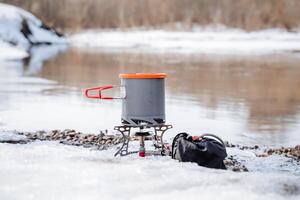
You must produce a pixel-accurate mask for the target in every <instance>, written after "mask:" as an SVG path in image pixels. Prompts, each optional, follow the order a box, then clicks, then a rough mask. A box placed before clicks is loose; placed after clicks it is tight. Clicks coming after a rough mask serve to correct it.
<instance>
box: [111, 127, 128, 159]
mask: <svg viewBox="0 0 300 200" xmlns="http://www.w3.org/2000/svg"><path fill="white" fill-rule="evenodd" d="M130 129H131V128H130V127H128V126H115V128H114V130H117V131H119V132H120V133H121V134H122V137H123V144H122V146H121V148H120V149H119V150H118V151H117V152H116V153H115V155H114V156H117V155H120V156H126V155H128V154H130V153H129V152H128V145H129V141H130Z"/></svg>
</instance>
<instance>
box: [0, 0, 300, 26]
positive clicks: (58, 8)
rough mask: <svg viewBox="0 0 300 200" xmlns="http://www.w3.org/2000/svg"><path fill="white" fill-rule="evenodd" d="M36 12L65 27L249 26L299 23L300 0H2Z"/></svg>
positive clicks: (48, 20)
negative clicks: (180, 24)
mask: <svg viewBox="0 0 300 200" xmlns="http://www.w3.org/2000/svg"><path fill="white" fill-rule="evenodd" d="M0 1H1V2H6V3H10V4H14V5H18V6H20V7H23V8H25V9H26V10H29V11H31V12H33V13H34V14H35V15H37V16H38V17H40V18H42V19H43V20H45V21H46V22H47V23H48V24H50V25H52V26H56V27H60V28H63V29H72V30H78V29H82V28H116V27H120V28H127V27H135V26H145V27H158V26H168V27H171V28H172V27H174V24H175V22H181V23H182V24H184V25H185V26H186V28H189V27H191V26H192V25H194V24H199V25H206V24H225V25H227V26H232V27H240V28H244V29H246V30H256V29H262V28H270V27H282V28H286V29H289V30H290V29H293V28H295V27H298V26H299V25H300V12H299V10H300V1H299V0H26V1H24V0H0Z"/></svg>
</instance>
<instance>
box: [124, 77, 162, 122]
mask: <svg viewBox="0 0 300 200" xmlns="http://www.w3.org/2000/svg"><path fill="white" fill-rule="evenodd" d="M121 85H122V86H123V87H124V88H125V94H126V96H125V98H124V99H122V123H123V124H124V125H132V126H139V125H142V124H147V125H159V124H164V123H165V80H164V78H121Z"/></svg>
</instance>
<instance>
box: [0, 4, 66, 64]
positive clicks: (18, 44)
mask: <svg viewBox="0 0 300 200" xmlns="http://www.w3.org/2000/svg"><path fill="white" fill-rule="evenodd" d="M24 23H26V24H27V25H28V28H29V30H30V32H31V33H30V34H27V37H26V36H25V35H24V34H23V33H22V32H21V29H22V26H23V25H22V24H24ZM43 43H47V44H67V39H66V38H65V37H60V36H58V35H57V34H56V33H55V31H54V30H51V29H50V30H48V29H45V28H44V27H43V23H42V21H41V20H39V19H38V18H37V17H35V16H34V15H32V14H31V13H29V12H27V11H25V10H23V9H21V8H17V7H14V6H11V5H7V4H3V3H0V61H1V60H2V61H3V60H6V61H7V60H17V59H22V58H25V57H28V56H29V53H28V52H27V51H28V49H29V48H30V47H31V46H32V44H43Z"/></svg>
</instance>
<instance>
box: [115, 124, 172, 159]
mask: <svg viewBox="0 0 300 200" xmlns="http://www.w3.org/2000/svg"><path fill="white" fill-rule="evenodd" d="M133 128H139V129H140V131H137V132H134V133H132V129H133ZM147 128H152V129H154V134H151V132H150V131H143V129H145V126H127V125H123V126H115V128H114V130H117V131H119V132H120V133H121V134H122V137H123V143H122V146H121V148H120V149H119V150H118V151H117V152H116V153H115V156H117V155H120V156H127V155H129V154H134V153H139V156H140V157H144V156H145V155H167V154H168V153H167V151H168V149H167V148H166V146H165V144H164V142H163V136H164V134H165V132H166V131H167V130H169V129H171V128H173V126H172V125H165V124H163V125H154V126H147ZM132 135H134V136H136V137H139V140H140V149H139V151H129V150H128V148H129V142H130V140H131V137H132ZM147 136H151V138H152V141H153V146H154V147H155V151H146V150H145V137H147Z"/></svg>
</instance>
